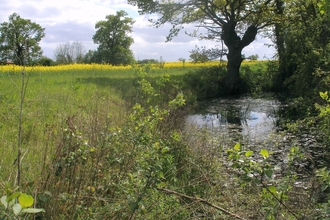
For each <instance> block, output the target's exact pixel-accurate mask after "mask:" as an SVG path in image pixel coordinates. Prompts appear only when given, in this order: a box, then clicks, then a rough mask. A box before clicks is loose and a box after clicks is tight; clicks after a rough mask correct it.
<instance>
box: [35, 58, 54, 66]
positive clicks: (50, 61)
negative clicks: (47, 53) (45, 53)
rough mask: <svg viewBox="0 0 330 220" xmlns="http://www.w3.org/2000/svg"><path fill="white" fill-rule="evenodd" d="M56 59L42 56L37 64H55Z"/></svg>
mask: <svg viewBox="0 0 330 220" xmlns="http://www.w3.org/2000/svg"><path fill="white" fill-rule="evenodd" d="M55 64H56V63H55V61H54V60H52V59H50V58H48V57H41V58H40V59H39V60H37V61H36V64H35V65H41V66H55Z"/></svg>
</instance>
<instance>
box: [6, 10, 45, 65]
mask: <svg viewBox="0 0 330 220" xmlns="http://www.w3.org/2000/svg"><path fill="white" fill-rule="evenodd" d="M44 31H45V29H44V28H42V27H41V26H40V25H39V24H37V23H34V22H31V20H29V19H23V18H21V17H20V16H19V15H18V14H16V13H13V14H12V15H10V16H9V21H8V22H3V23H1V25H0V60H5V59H10V60H13V61H14V63H15V64H18V65H25V64H31V62H32V61H33V60H36V59H39V58H40V57H41V54H42V50H41V48H40V46H39V42H40V41H41V39H42V38H43V37H44V36H45V32H44Z"/></svg>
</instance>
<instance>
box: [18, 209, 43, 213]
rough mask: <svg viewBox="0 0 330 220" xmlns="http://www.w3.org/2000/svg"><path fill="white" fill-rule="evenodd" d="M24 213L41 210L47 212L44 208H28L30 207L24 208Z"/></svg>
mask: <svg viewBox="0 0 330 220" xmlns="http://www.w3.org/2000/svg"><path fill="white" fill-rule="evenodd" d="M22 212H23V213H39V212H45V210H44V209H35V208H28V209H23V210H22Z"/></svg>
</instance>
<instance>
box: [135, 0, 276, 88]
mask: <svg viewBox="0 0 330 220" xmlns="http://www.w3.org/2000/svg"><path fill="white" fill-rule="evenodd" d="M129 3H130V4H133V5H136V6H138V8H139V9H140V11H139V12H140V13H141V14H154V15H157V16H158V18H157V19H154V20H151V21H152V23H153V25H154V26H155V27H160V26H161V25H163V24H165V23H171V24H172V25H173V27H172V29H171V30H170V33H169V36H168V40H171V39H172V37H174V36H176V35H177V34H178V32H179V31H180V30H181V29H183V28H184V25H186V24H190V23H195V24H196V27H198V28H200V27H203V28H205V29H206V30H207V34H206V35H204V36H203V37H204V38H207V39H221V40H222V41H223V42H224V43H225V45H226V46H227V49H228V53H227V60H228V64H227V75H226V77H225V79H224V82H225V85H226V86H227V88H228V91H229V92H230V93H233V92H235V91H237V90H238V89H239V87H240V75H239V69H240V66H241V63H242V61H243V58H242V50H243V48H245V47H246V46H248V45H249V44H251V43H252V42H253V41H254V40H255V38H256V35H257V33H258V31H259V30H261V29H262V28H264V27H266V26H269V25H271V24H272V23H273V22H272V19H271V17H273V16H274V15H273V11H274V10H273V7H274V2H273V0H129Z"/></svg>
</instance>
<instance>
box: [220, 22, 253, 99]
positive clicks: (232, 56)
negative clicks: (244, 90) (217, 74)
mask: <svg viewBox="0 0 330 220" xmlns="http://www.w3.org/2000/svg"><path fill="white" fill-rule="evenodd" d="M235 28H236V23H235V22H232V23H228V24H226V25H223V27H222V34H221V38H222V40H223V41H224V43H225V45H226V46H227V47H228V55H227V60H228V63H227V74H226V77H225V79H224V81H225V86H226V90H227V92H228V93H229V94H234V93H237V92H239V89H240V86H241V78H240V74H239V69H240V67H241V64H242V61H243V59H242V50H243V48H244V47H246V46H248V45H249V44H250V43H252V42H253V41H254V39H255V37H256V35H257V30H258V29H257V27H256V26H254V25H251V26H249V27H248V28H247V30H246V31H245V33H244V35H243V38H242V39H241V37H239V36H238V35H237V33H236V30H235Z"/></svg>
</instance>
